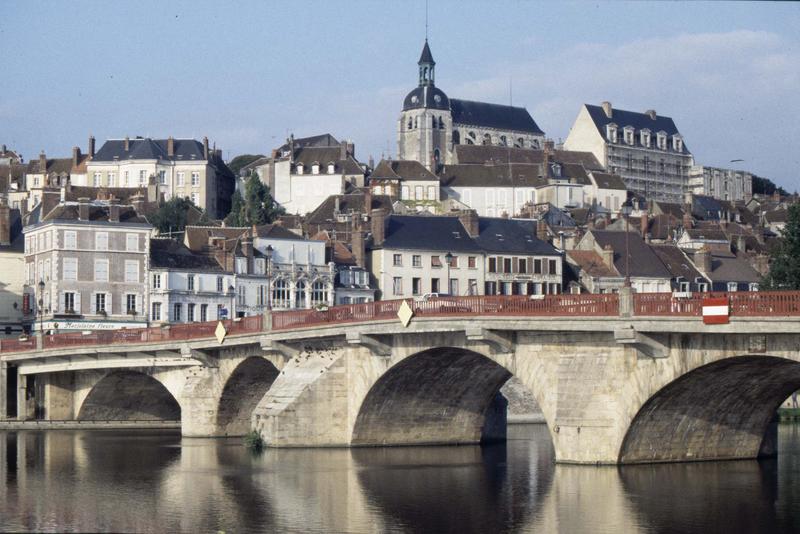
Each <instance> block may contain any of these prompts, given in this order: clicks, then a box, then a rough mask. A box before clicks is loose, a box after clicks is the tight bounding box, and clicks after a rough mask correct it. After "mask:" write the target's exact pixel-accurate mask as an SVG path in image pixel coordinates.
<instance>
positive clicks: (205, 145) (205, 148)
mask: <svg viewBox="0 0 800 534" xmlns="http://www.w3.org/2000/svg"><path fill="white" fill-rule="evenodd" d="M208 156H209V151H208V137H203V158H205V160H206V161H208Z"/></svg>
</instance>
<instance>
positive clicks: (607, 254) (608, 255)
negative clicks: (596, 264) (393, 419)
mask: <svg viewBox="0 0 800 534" xmlns="http://www.w3.org/2000/svg"><path fill="white" fill-rule="evenodd" d="M601 255H602V257H603V264H604V265H605V266H606V267H608V268H609V269H612V270H613V269H614V249H612V248H611V245H606V246H605V247H603V252H602V254H601Z"/></svg>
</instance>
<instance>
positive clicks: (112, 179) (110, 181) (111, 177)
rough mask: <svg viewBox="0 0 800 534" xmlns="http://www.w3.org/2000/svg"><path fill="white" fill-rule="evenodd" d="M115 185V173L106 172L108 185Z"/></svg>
mask: <svg viewBox="0 0 800 534" xmlns="http://www.w3.org/2000/svg"><path fill="white" fill-rule="evenodd" d="M116 186H117V173H115V172H109V173H108V187H116Z"/></svg>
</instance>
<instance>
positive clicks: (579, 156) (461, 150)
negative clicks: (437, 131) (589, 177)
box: [455, 145, 604, 171]
mask: <svg viewBox="0 0 800 534" xmlns="http://www.w3.org/2000/svg"><path fill="white" fill-rule="evenodd" d="M455 152H456V160H457V161H458V163H459V164H462V165H463V164H468V163H475V164H481V165H482V164H484V163H486V162H493V163H508V162H511V163H528V164H539V163H543V162H544V151H543V150H534V149H532V148H513V147H505V146H497V145H456V146H455ZM550 159H551V160H552V161H556V162H558V163H561V164H567V163H577V164H581V165H583V166H584V168H585V169H586V170H587V171H595V170H596V171H604V167H603V166H602V165H601V164H600V162H599V161H597V158H596V157H595V156H594V154H592V153H591V152H581V151H577V150H553V151H552V153H551V155H550Z"/></svg>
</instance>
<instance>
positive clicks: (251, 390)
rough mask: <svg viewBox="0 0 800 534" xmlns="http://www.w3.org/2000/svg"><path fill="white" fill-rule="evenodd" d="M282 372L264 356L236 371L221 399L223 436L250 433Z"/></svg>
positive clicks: (219, 425)
mask: <svg viewBox="0 0 800 534" xmlns="http://www.w3.org/2000/svg"><path fill="white" fill-rule="evenodd" d="M278 373H279V371H278V369H277V368H276V367H275V366H274V365H272V364H271V363H270V362H269V361H267V360H265V359H264V358H260V357H251V358H247V359H245V360H244V361H242V362H241V363H240V364H239V365H238V366H237V367H236V369H234V371H233V373H231V376H230V378H228V380H227V382H226V383H225V387H224V388H223V390H222V395H221V396H220V399H219V409H218V410H217V426H218V428H219V435H221V436H243V435H244V434H246V433H247V432H248V431H249V430H250V428H251V422H250V419H251V417H252V415H253V410H254V409H255V407H256V406H257V405H258V402H259V401H260V400H261V399H262V398H263V397H264V395H265V394H266V392H267V390H268V389H269V387H270V386H271V385H272V383H273V382H274V381H275V378H277V376H278Z"/></svg>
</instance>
